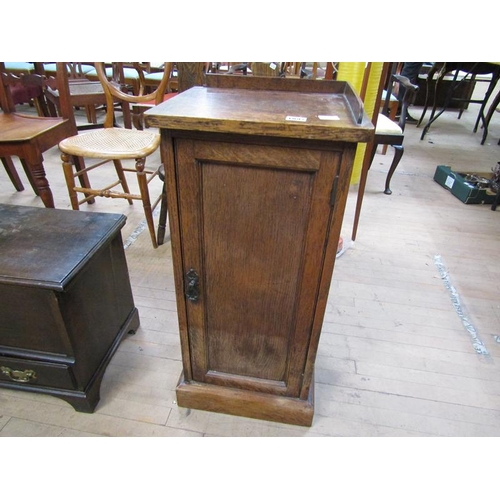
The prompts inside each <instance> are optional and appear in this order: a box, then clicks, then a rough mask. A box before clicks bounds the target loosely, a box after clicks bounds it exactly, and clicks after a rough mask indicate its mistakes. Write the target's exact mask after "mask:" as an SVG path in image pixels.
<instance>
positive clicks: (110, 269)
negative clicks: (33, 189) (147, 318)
mask: <svg viewBox="0 0 500 500" xmlns="http://www.w3.org/2000/svg"><path fill="white" fill-rule="evenodd" d="M125 220H126V218H125V216H124V215H120V214H104V213H89V212H77V211H73V210H56V209H52V208H33V207H23V206H14V205H0V387H2V388H9V389H17V390H24V391H30V392H39V393H43V394H48V395H51V396H56V397H59V398H61V399H63V400H65V401H67V402H68V403H70V404H71V405H72V406H73V407H74V408H75V409H76V410H77V411H82V412H87V413H91V412H93V411H94V409H95V407H96V405H97V403H98V402H99V397H100V395H99V390H100V385H101V381H102V377H103V375H104V372H105V369H106V367H107V365H108V363H109V361H110V359H111V357H112V356H113V354H114V352H115V351H116V349H117V348H118V345H119V343H120V341H121V339H122V338H123V336H124V335H125V334H126V333H128V332H134V331H135V330H136V329H137V328H138V327H139V315H138V312H137V309H136V308H135V307H134V301H133V297H132V290H131V288H130V281H129V275H128V268H127V263H126V260H125V253H124V250H123V243H122V238H121V232H120V230H121V228H122V227H123V225H124V224H125Z"/></svg>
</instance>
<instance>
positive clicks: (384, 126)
mask: <svg viewBox="0 0 500 500" xmlns="http://www.w3.org/2000/svg"><path fill="white" fill-rule="evenodd" d="M375 134H376V135H403V131H402V130H401V127H400V126H399V125H398V124H397V123H395V122H393V121H392V120H391V119H390V118H388V117H387V116H385V115H383V114H382V113H380V114H379V115H378V118H377V127H376V128H375Z"/></svg>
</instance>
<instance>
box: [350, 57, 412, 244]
mask: <svg viewBox="0 0 500 500" xmlns="http://www.w3.org/2000/svg"><path fill="white" fill-rule="evenodd" d="M386 65H387V66H386V70H385V71H387V68H388V63H386ZM384 80H385V76H384V75H382V79H381V84H380V88H379V98H378V102H377V105H376V107H375V109H379V104H380V100H381V95H382V85H383V81H384ZM390 81H391V84H390V85H389V88H388V89H387V90H388V92H387V94H386V99H385V104H384V107H383V111H382V112H381V113H377V114H376V115H375V116H374V117H373V118H372V121H373V122H374V125H375V135H374V138H373V141H372V142H371V143H369V144H368V149H367V155H369V156H368V157H367V158H366V159H365V161H364V163H363V167H362V170H361V177H360V180H359V187H358V197H357V201H356V209H355V214H354V223H353V230H352V241H354V240H355V239H356V234H357V229H358V223H359V219H360V215H361V206H362V202H363V196H364V191H365V186H366V179H367V177H368V170H369V169H370V166H371V164H372V163H373V159H374V157H375V153H376V152H377V147H378V146H379V145H381V144H382V145H385V144H387V145H389V146H392V147H393V148H394V158H393V160H392V163H391V166H390V168H389V172H388V173H387V177H386V180H385V189H384V193H385V194H388V195H390V194H392V191H391V189H390V183H391V178H392V176H393V174H394V172H395V171H396V168H397V167H398V165H399V163H400V161H401V158H402V157H403V154H404V147H403V141H404V129H405V124H406V116H407V110H408V106H409V105H410V104H411V103H413V101H414V99H415V95H416V93H417V92H418V86H417V85H413V84H412V83H411V82H410V80H409V79H408V78H406V77H404V76H401V75H396V74H393V75H392V76H391V80H390ZM395 82H397V83H398V84H399V85H402V86H403V87H404V88H405V89H406V91H405V93H404V97H403V100H402V102H401V115H400V118H399V122H398V123H396V122H395V121H393V120H391V119H390V118H389V116H388V114H389V103H390V96H391V93H392V88H393V84H394V83H395Z"/></svg>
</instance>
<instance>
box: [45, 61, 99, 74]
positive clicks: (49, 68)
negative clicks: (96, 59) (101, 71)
mask: <svg viewBox="0 0 500 500" xmlns="http://www.w3.org/2000/svg"><path fill="white" fill-rule="evenodd" d="M56 66H57V64H56V63H45V64H44V65H43V69H44V71H45V72H46V73H55V72H56ZM81 70H82V72H83V74H87V73H89V72H90V71H95V68H94V66H92V65H91V64H82V66H81Z"/></svg>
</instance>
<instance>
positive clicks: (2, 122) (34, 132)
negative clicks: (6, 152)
mask: <svg viewBox="0 0 500 500" xmlns="http://www.w3.org/2000/svg"><path fill="white" fill-rule="evenodd" d="M66 122H67V120H65V119H63V118H46V117H40V116H28V115H22V114H19V113H0V141H1V142H10V141H12V142H23V141H29V140H32V139H34V138H36V137H37V136H39V135H40V134H42V133H44V132H48V131H49V130H51V129H53V128H54V127H58V126H60V125H61V124H63V123H66Z"/></svg>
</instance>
